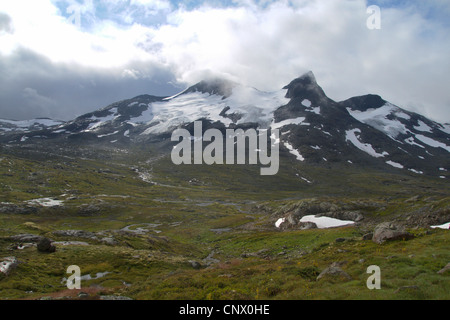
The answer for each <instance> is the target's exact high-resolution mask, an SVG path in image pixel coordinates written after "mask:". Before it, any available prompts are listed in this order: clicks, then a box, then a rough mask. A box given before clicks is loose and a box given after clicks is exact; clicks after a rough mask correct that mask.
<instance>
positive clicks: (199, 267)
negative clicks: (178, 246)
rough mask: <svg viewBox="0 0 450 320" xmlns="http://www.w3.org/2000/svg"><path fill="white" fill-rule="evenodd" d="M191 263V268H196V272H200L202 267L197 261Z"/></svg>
mask: <svg viewBox="0 0 450 320" xmlns="http://www.w3.org/2000/svg"><path fill="white" fill-rule="evenodd" d="M189 263H190V264H191V267H192V268H194V269H195V270H199V269H201V268H202V265H201V264H200V263H199V262H197V261H189Z"/></svg>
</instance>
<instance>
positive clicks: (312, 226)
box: [298, 221, 317, 230]
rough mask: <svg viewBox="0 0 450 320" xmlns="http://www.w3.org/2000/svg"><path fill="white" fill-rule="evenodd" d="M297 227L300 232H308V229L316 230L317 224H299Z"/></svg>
mask: <svg viewBox="0 0 450 320" xmlns="http://www.w3.org/2000/svg"><path fill="white" fill-rule="evenodd" d="M298 227H299V229H300V230H308V229H317V224H315V223H314V222H310V221H308V222H300V223H299V224H298Z"/></svg>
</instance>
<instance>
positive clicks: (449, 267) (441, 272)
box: [437, 263, 450, 274]
mask: <svg viewBox="0 0 450 320" xmlns="http://www.w3.org/2000/svg"><path fill="white" fill-rule="evenodd" d="M448 270H450V263H447V265H446V266H445V267H444V268H442V269H441V270H439V271H438V272H437V273H439V274H444V273H445V272H446V271H448Z"/></svg>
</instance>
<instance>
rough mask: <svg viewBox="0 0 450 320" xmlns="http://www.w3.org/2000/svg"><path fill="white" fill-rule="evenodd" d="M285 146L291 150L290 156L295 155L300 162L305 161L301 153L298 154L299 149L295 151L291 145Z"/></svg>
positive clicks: (286, 144) (285, 143) (286, 143)
mask: <svg viewBox="0 0 450 320" xmlns="http://www.w3.org/2000/svg"><path fill="white" fill-rule="evenodd" d="M284 146H285V147H286V148H287V149H288V150H289V153H290V154H293V155H294V156H295V157H296V158H297V160H298V161H305V158H303V156H302V155H301V154H300V152H298V150H297V149H294V147H293V146H292V145H291V144H290V143H288V142H284Z"/></svg>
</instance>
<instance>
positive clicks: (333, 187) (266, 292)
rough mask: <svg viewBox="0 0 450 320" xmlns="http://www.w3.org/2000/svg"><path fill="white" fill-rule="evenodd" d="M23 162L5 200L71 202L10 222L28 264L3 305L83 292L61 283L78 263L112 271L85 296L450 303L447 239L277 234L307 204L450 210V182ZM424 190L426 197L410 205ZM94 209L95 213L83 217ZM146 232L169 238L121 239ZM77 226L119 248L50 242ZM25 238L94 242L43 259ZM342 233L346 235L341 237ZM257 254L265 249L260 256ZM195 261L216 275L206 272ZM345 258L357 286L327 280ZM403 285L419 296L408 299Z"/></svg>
mask: <svg viewBox="0 0 450 320" xmlns="http://www.w3.org/2000/svg"><path fill="white" fill-rule="evenodd" d="M43 148H44V147H43ZM12 154H13V152H11V151H10V150H3V151H2V154H1V155H0V163H1V167H0V176H1V177H2V178H1V182H0V189H1V194H0V202H9V203H14V204H17V205H21V204H23V202H24V201H27V200H31V199H36V198H42V197H52V198H55V199H60V200H64V206H63V207H60V208H40V209H39V211H38V212H36V213H34V214H27V215H23V214H13V213H2V214H0V258H2V257H7V256H15V257H17V258H18V259H19V260H20V261H21V262H22V263H20V264H19V266H18V267H17V268H16V269H14V270H13V271H12V272H11V273H10V274H9V275H8V276H7V277H5V276H3V275H0V292H1V293H0V298H1V299H10V298H38V297H42V296H62V295H63V296H67V295H72V296H73V295H75V294H76V291H68V290H66V287H65V283H61V280H62V278H63V277H67V274H66V273H65V272H66V268H67V267H68V266H69V265H72V264H76V265H79V266H80V267H81V270H82V274H83V275H85V274H91V275H92V276H95V274H96V273H97V272H105V271H108V272H111V273H110V274H108V275H106V276H105V277H103V278H100V279H95V280H89V281H86V282H83V291H88V292H89V293H90V294H91V296H95V295H99V294H122V295H126V296H130V297H132V298H137V299H361V298H362V299H365V298H367V299H386V298H387V299H449V298H450V293H449V290H448V288H449V287H450V286H449V284H450V283H449V282H450V277H449V273H448V272H447V274H443V275H440V274H437V271H439V270H440V269H442V268H443V267H444V266H445V265H446V264H447V263H448V262H449V261H450V254H449V251H448V243H450V242H449V235H448V232H447V231H445V230H433V231H431V232H428V233H427V232H425V230H421V229H418V230H413V232H415V233H416V234H417V237H416V238H415V239H413V240H411V241H406V242H403V241H400V242H392V243H386V244H383V245H376V244H374V243H372V242H371V241H362V240H361V236H362V234H363V233H364V231H365V230H362V229H360V228H358V227H350V228H336V229H329V230H305V231H295V230H294V231H285V232H280V231H279V230H276V229H275V228H273V219H274V216H273V212H275V211H276V210H278V209H279V208H280V207H282V206H283V205H289V204H290V203H293V202H295V201H297V200H298V199H309V198H319V199H326V200H327V201H330V200H331V201H335V200H336V201H340V202H344V203H345V202H347V201H348V202H351V201H354V200H364V201H374V202H380V203H383V206H381V208H379V209H376V210H373V211H370V212H369V214H370V216H371V217H372V218H374V219H389V217H391V216H394V215H396V214H398V213H399V212H400V213H401V212H406V211H411V210H415V209H417V208H420V207H421V206H425V205H430V204H433V205H435V206H440V205H443V203H444V204H445V203H448V192H447V190H448V183H447V182H446V181H444V180H439V179H433V178H427V177H424V176H420V175H414V174H403V173H402V172H401V171H399V170H393V171H392V172H389V173H381V172H379V171H368V170H367V169H365V168H364V167H355V166H351V165H350V164H348V165H347V164H346V165H334V166H332V167H331V166H330V167H324V166H312V165H306V164H303V163H298V162H296V161H293V160H292V159H291V158H284V157H283V158H282V163H281V168H280V172H279V174H278V175H277V176H275V177H262V176H260V175H259V168H258V167H253V166H210V167H205V166H200V167H198V166H183V167H176V166H174V165H172V164H171V162H170V160H169V159H168V158H167V157H159V155H158V154H157V153H156V152H152V150H148V151H146V150H145V151H143V150H131V151H124V150H121V149H114V150H95V152H92V150H89V149H88V150H85V154H83V157H82V158H80V157H78V155H77V154H71V150H66V149H62V150H59V151H57V152H56V151H55V150H52V155H51V156H50V155H49V151H48V150H47V151H46V152H45V153H43V152H42V150H27V151H23V149H22V151H21V153H20V154H17V152H15V153H14V154H15V155H12ZM39 155H40V156H39ZM149 159H150V160H151V161H149ZM139 173H147V174H148V175H147V177H150V179H152V180H153V181H154V182H155V183H156V184H151V183H147V182H144V181H142V180H141V179H140V178H139ZM297 174H298V176H297ZM300 177H305V178H307V179H308V180H310V181H312V182H313V183H312V184H308V183H306V182H305V181H304V180H302V179H301V178H300ZM413 195H418V196H419V200H418V201H416V202H414V203H409V202H405V199H408V198H410V197H411V196H413ZM430 197H431V198H430ZM86 205H91V206H94V207H95V210H82V209H80V208H83V206H86ZM30 222H31V223H30ZM146 223H155V224H158V226H157V227H156V228H155V229H157V231H158V233H157V232H155V231H153V230H150V231H149V232H148V233H145V234H142V235H133V234H126V233H117V232H116V231H117V230H119V229H121V228H124V227H126V226H130V225H135V224H137V226H135V227H133V228H136V227H139V226H141V227H145V226H146V225H145V224H146ZM223 228H224V229H225V230H222V231H223V232H219V231H220V230H219V231H214V230H215V229H223ZM70 229H79V230H86V231H92V232H99V231H104V232H105V234H106V235H108V236H112V237H114V239H115V240H116V241H117V244H116V245H106V244H104V243H102V242H101V241H98V240H86V239H63V238H61V239H59V238H58V237H55V236H54V235H52V233H51V232H52V231H55V230H70ZM20 233H32V234H42V235H46V236H49V237H51V238H52V239H55V240H80V241H87V242H89V243H90V246H64V247H63V246H59V247H58V250H57V251H56V253H54V254H42V253H38V252H37V250H36V248H33V247H32V248H27V249H24V250H14V251H11V250H9V249H8V247H9V245H10V244H11V242H10V240H9V239H8V238H7V237H8V236H11V235H15V234H20ZM337 238H345V239H347V240H346V241H344V242H336V241H335V240H336V239H337ZM261 250H262V251H261ZM258 251H260V252H263V254H261V253H260V254H259V255H258V254H254V253H255V252H258ZM252 253H253V254H252ZM211 254H212V257H213V258H214V259H218V260H219V261H220V262H219V263H214V264H212V265H211V266H210V267H206V263H205V262H204V261H202V260H203V259H204V258H206V257H208V256H210V255H211ZM243 254H244V255H243ZM245 254H246V255H245ZM244 256H247V257H244ZM193 260H195V261H198V262H200V263H201V264H202V265H203V267H202V268H201V269H200V270H196V269H194V268H193V267H192V265H191V263H190V261H193ZM332 262H342V263H343V266H342V269H344V270H345V271H346V272H348V273H349V275H350V276H351V277H352V280H351V281H348V282H341V281H325V280H321V281H316V280H315V279H316V277H317V275H318V273H319V272H320V271H322V270H323V269H325V268H326V267H327V266H329V265H330V264H331V263H332ZM371 264H376V265H378V266H380V268H381V272H382V290H368V289H367V287H366V284H365V282H366V280H367V278H368V276H369V275H368V274H366V268H367V267H368V266H369V265H371ZM404 286H417V287H413V288H410V289H404V290H400V291H399V292H396V290H397V289H398V288H400V287H404Z"/></svg>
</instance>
